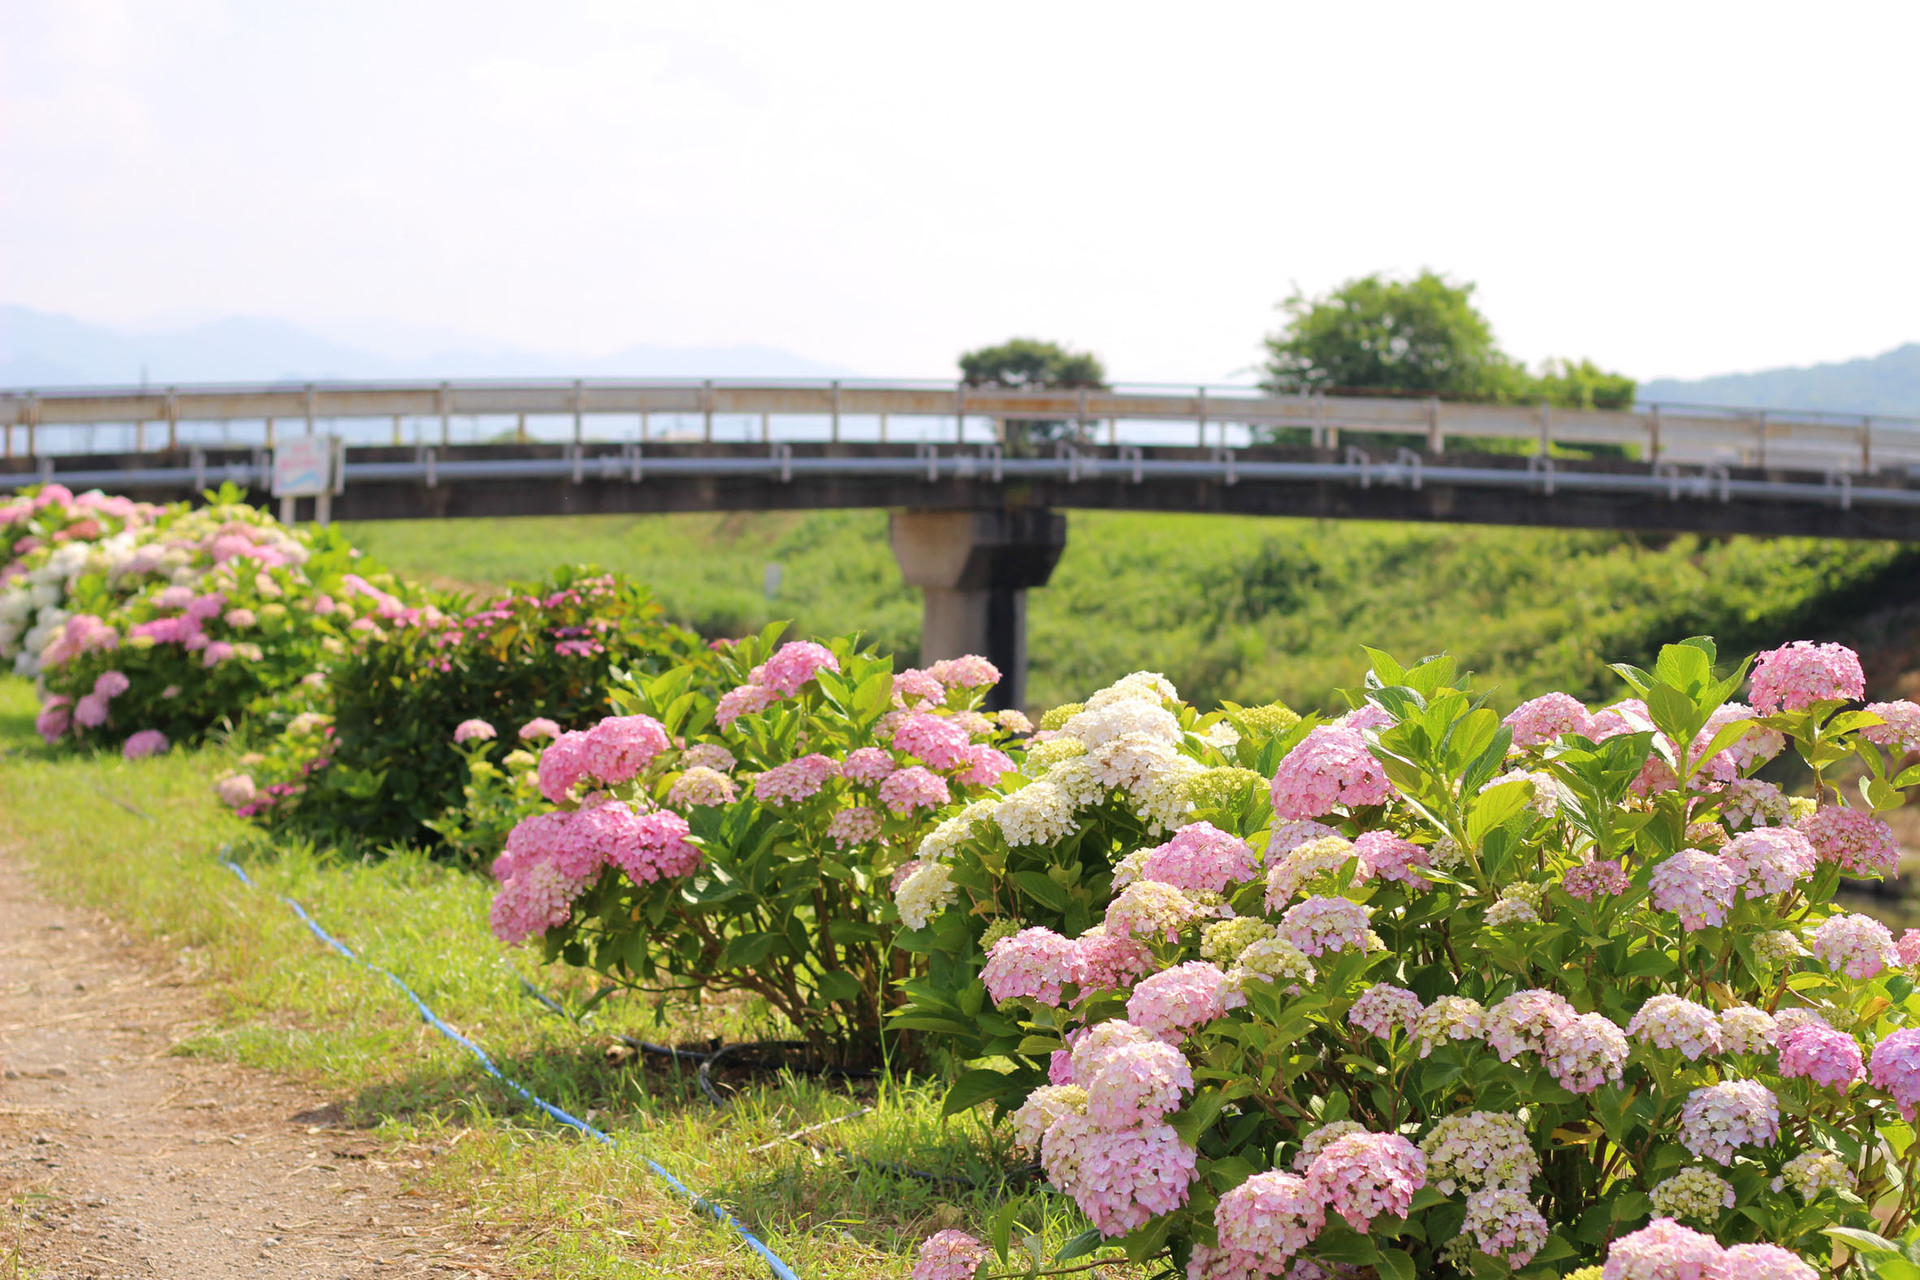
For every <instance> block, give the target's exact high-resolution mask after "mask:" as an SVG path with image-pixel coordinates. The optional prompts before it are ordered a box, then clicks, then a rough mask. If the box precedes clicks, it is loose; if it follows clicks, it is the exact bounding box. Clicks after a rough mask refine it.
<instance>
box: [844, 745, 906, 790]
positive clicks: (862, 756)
mask: <svg viewBox="0 0 1920 1280" xmlns="http://www.w3.org/2000/svg"><path fill="white" fill-rule="evenodd" d="M893 770H894V761H893V757H892V756H890V755H888V754H887V753H886V752H885V751H882V750H881V749H880V748H879V747H861V748H859V749H858V750H855V751H849V752H848V753H847V758H846V759H845V760H844V761H842V762H841V765H840V776H841V777H843V778H846V779H848V780H849V781H852V782H865V783H874V782H878V781H880V779H882V778H884V777H886V776H887V775H888V774H890V773H892V772H893Z"/></svg>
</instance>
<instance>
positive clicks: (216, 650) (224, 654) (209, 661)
mask: <svg viewBox="0 0 1920 1280" xmlns="http://www.w3.org/2000/svg"><path fill="white" fill-rule="evenodd" d="M235 652H236V650H235V649H234V647H233V645H231V644H229V643H228V642H227V641H225V640H209V641H208V642H207V643H206V645H205V646H204V652H203V653H202V654H201V655H200V665H201V666H203V667H217V666H219V665H220V664H221V663H223V662H225V661H226V660H227V659H228V658H231V657H232V656H233V655H234V653H235Z"/></svg>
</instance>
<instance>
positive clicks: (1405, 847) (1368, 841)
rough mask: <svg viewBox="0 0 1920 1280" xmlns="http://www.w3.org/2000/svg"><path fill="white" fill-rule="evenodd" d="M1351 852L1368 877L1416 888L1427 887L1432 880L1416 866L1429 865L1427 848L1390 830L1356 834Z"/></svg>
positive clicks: (1430, 884)
mask: <svg viewBox="0 0 1920 1280" xmlns="http://www.w3.org/2000/svg"><path fill="white" fill-rule="evenodd" d="M1353 851H1354V853H1355V854H1357V855H1358V856H1359V858H1360V865H1361V866H1363V867H1365V868H1366V869H1367V875H1368V877H1369V878H1371V877H1374V876H1378V877H1379V878H1380V879H1382V880H1392V881H1394V882H1396V883H1398V884H1404V885H1408V886H1410V887H1412V888H1415V889H1430V888H1432V887H1433V882H1432V881H1431V880H1428V879H1427V878H1426V877H1425V876H1423V875H1421V874H1420V873H1419V871H1418V870H1417V868H1420V867H1424V866H1428V865H1430V863H1429V861H1428V856H1427V850H1426V849H1424V848H1423V847H1421V846H1420V845H1417V844H1415V843H1414V842H1413V841H1411V840H1406V839H1402V838H1401V837H1400V836H1397V835H1395V834H1393V832H1391V831H1369V832H1366V833H1365V834H1364V835H1359V836H1355V837H1354V840H1353Z"/></svg>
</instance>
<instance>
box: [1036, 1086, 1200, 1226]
mask: <svg viewBox="0 0 1920 1280" xmlns="http://www.w3.org/2000/svg"><path fill="white" fill-rule="evenodd" d="M1040 1163H1041V1166H1042V1167H1043V1168H1044V1169H1045V1170H1046V1171H1047V1177H1048V1178H1049V1179H1050V1180H1051V1181H1052V1182H1053V1183H1054V1185H1055V1186H1057V1187H1060V1188H1061V1189H1062V1190H1065V1191H1067V1192H1068V1193H1069V1194H1070V1195H1072V1196H1073V1199H1074V1203H1075V1204H1077V1205H1079V1206H1080V1211H1081V1212H1082V1213H1084V1214H1086V1215H1087V1217H1088V1218H1090V1219H1092V1221H1093V1225H1094V1226H1095V1227H1097V1228H1098V1229H1099V1230H1100V1233H1101V1234H1102V1235H1106V1236H1119V1235H1125V1234H1126V1233H1127V1232H1129V1231H1132V1230H1134V1229H1135V1228H1138V1227H1141V1226H1144V1225H1145V1224H1146V1223H1147V1221H1148V1220H1149V1219H1151V1218H1154V1217H1156V1216H1158V1215H1160V1214H1163V1213H1171V1212H1173V1211H1174V1210H1175V1209H1178V1208H1179V1207H1180V1206H1181V1205H1183V1204H1185V1203H1186V1201H1187V1192H1188V1188H1189V1187H1190V1186H1191V1185H1192V1183H1193V1179H1194V1177H1195V1176H1196V1174H1197V1172H1198V1170H1197V1164H1196V1157H1195V1155H1194V1151H1193V1148H1191V1147H1189V1146H1187V1145H1186V1144H1185V1143H1184V1142H1182V1141H1181V1140H1180V1135H1179V1134H1177V1133H1175V1132H1174V1131H1173V1126H1172V1125H1168V1124H1155V1125H1146V1126H1144V1127H1142V1128H1139V1129H1128V1130H1124V1131H1122V1132H1119V1133H1109V1132H1106V1131H1105V1130H1102V1129H1099V1128H1097V1127H1095V1126H1094V1125H1093V1123H1092V1122H1091V1121H1090V1120H1088V1119H1087V1118H1086V1117H1085V1116H1078V1115H1064V1116H1062V1117H1060V1119H1058V1120H1056V1121H1055V1122H1054V1123H1053V1125H1052V1127H1051V1128H1049V1129H1048V1130H1047V1133H1046V1137H1045V1138H1043V1139H1042V1140H1041V1144H1040Z"/></svg>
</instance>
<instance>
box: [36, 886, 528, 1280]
mask: <svg viewBox="0 0 1920 1280" xmlns="http://www.w3.org/2000/svg"><path fill="white" fill-rule="evenodd" d="M209 1013H210V1007H209V1005H208V1002H207V1001H206V999H205V997H204V996H203V995H202V994H201V993H200V992H198V991H197V990H195V988H194V987H193V986H192V985H190V984H189V982H188V981H187V979H186V975H185V974H184V973H183V972H182V971H179V970H175V971H173V972H162V971H159V970H158V969H156V968H155V967H154V966H153V965H152V964H151V963H142V962H141V959H140V954H139V948H137V947H135V945H134V944H133V943H132V942H131V941H130V940H129V939H127V938H126V937H125V936H123V935H121V934H120V933H119V932H118V931H117V930H116V929H115V928H114V927H113V926H112V924H111V922H109V921H106V920H103V919H99V918H89V917H87V916H86V915H84V914H81V913H78V912H74V911H71V910H67V909H63V908H60V907H56V906H54V905H52V904H50V903H48V902H47V901H46V900H45V899H43V898H41V897H40V896H39V895H38V894H37V893H36V892H35V891H34V890H33V888H32V886H31V885H30V883H29V882H28V881H27V880H26V879H25V877H23V876H22V875H20V874H19V873H18V872H17V871H15V870H14V869H12V868H11V867H8V866H6V865H4V864H0V1068H4V1077H5V1078H4V1080H0V1190H4V1191H5V1192H6V1193H7V1199H8V1201H9V1202H10V1203H12V1204H13V1205H15V1206H17V1207H15V1208H11V1209H6V1208H4V1207H0V1212H4V1213H5V1215H6V1218H5V1221H4V1222H0V1276H6V1277H8V1278H9V1280H11V1277H12V1275H13V1274H14V1268H15V1266H16V1265H20V1263H24V1267H23V1271H24V1274H26V1275H29V1276H33V1275H47V1276H61V1277H66V1276H73V1277H80V1276H86V1277H99V1278H100V1280H108V1278H110V1277H150V1276H166V1277H175V1276H177V1277H186V1278H190V1280H210V1278H214V1277H225V1276H250V1277H257V1276H275V1277H279V1276H289V1277H295V1276H313V1277H322V1278H324V1280H334V1278H335V1277H348V1276H351V1277H361V1276H383V1277H390V1276H415V1275H436V1276H458V1275H502V1274H506V1272H505V1271H503V1270H502V1269H500V1267H499V1264H498V1262H497V1259H496V1258H495V1257H493V1256H492V1253H491V1251H490V1250H489V1249H487V1248H486V1247H485V1246H483V1245H476V1244H475V1243H474V1242H472V1241H471V1240H469V1239H462V1238H461V1237H460V1235H459V1233H457V1232H456V1231H455V1230H454V1229H453V1228H451V1227H448V1226H445V1225H443V1223H444V1215H443V1214H441V1213H439V1212H437V1211H438V1210H440V1209H441V1206H440V1205H438V1204H435V1203H432V1202H430V1201H427V1200H425V1199H422V1198H419V1197H416V1196H413V1195H410V1194H409V1193H408V1191H407V1189H406V1187H405V1185H404V1184H403V1182H402V1177H403V1172H404V1170H405V1169H406V1168H408V1167H409V1166H411V1167H414V1168H417V1167H419V1165H418V1163H417V1162H416V1161H412V1160H409V1159H407V1158H406V1157H401V1158H400V1159H399V1160H397V1161H396V1158H395V1156H394V1155H393V1153H392V1152H390V1151H387V1150H385V1149H383V1148H382V1147H380V1146H379V1145H378V1144H376V1143H375V1142H374V1141H372V1139H371V1138H370V1137H369V1136H368V1135H366V1134H364V1133H362V1132H359V1131H357V1130H353V1129H349V1128H345V1127H342V1126H341V1125H340V1124H339V1121H338V1117H339V1111H338V1108H337V1107H336V1106H333V1105H330V1100H329V1099H327V1098H325V1097H321V1096H318V1095H316V1094H315V1093H314V1092H313V1091H312V1090H311V1089H309V1088H305V1087H302V1086H299V1085H295V1084H289V1083H287V1082H285V1081H283V1080H280V1079H278V1078H276V1077H273V1076H270V1075H267V1074H265V1073H263V1072H259V1071H252V1070H248V1069H245V1068H242V1067H236V1066H232V1065H228V1064H223V1063H210V1062H202V1061H197V1060H192V1059H186V1058H178V1057H172V1056H169V1052H168V1051H169V1049H170V1048H171V1047H172V1046H173V1045H174V1044H175V1043H176V1042H177V1041H178V1040H179V1039H180V1038H181V1037H183V1036H185V1035H187V1034H189V1033H190V1032H191V1031H193V1030H194V1029H195V1028H197V1027H199V1026H202V1025H205V1024H206V1022H207V1021H208V1018H209ZM422 1154H425V1153H422ZM16 1257H17V1258H18V1259H19V1263H17V1262H16Z"/></svg>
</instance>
